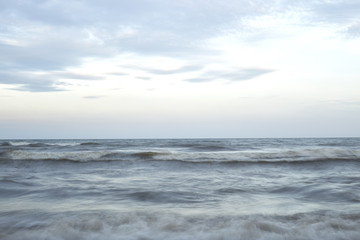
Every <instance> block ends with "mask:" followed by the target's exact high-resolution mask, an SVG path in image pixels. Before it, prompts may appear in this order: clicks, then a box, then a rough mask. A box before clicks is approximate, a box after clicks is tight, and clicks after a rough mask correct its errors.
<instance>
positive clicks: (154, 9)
mask: <svg viewBox="0 0 360 240" xmlns="http://www.w3.org/2000/svg"><path fill="white" fill-rule="evenodd" d="M359 12H360V2H359V1H355V0H338V1H325V0H323V1H321V0H320V1H316V2H312V1H290V0H283V1H263V0H255V1H254V0H253V1H249V0H236V1H235V0H226V1H215V0H210V1H209V0H207V1H205V0H200V1H195V2H194V1H188V0H179V1H167V0H154V1H145V0H134V1H116V0H104V1H98V0H87V1H85V0H80V1H70V0H64V1H50V0H29V1H20V0H14V1H1V2H0V18H1V19H2V24H1V27H0V52H1V55H0V83H1V84H7V85H13V87H12V89H14V90H21V91H31V92H39V91H59V90H61V89H62V88H61V80H62V79H64V78H65V79H66V78H70V79H75V80H79V79H81V80H101V79H102V78H101V77H97V76H90V75H89V76H87V75H79V74H78V73H72V72H71V71H70V70H69V68H71V67H79V66H81V65H82V64H83V62H84V60H85V59H89V58H92V59H109V58H113V57H116V56H121V55H122V54H135V55H139V56H147V57H149V56H150V57H151V56H165V57H171V58H174V59H180V60H182V61H183V62H188V64H182V65H179V66H178V67H173V68H164V69H162V68H152V67H149V66H135V67H136V68H137V69H138V70H139V71H142V72H146V73H147V74H150V75H151V77H150V76H144V77H143V78H145V77H146V78H148V79H150V78H152V77H154V76H155V77H156V76H161V75H170V74H182V73H191V72H193V73H196V74H195V75H194V77H193V78H184V80H185V81H188V82H209V81H212V80H215V79H224V80H227V81H239V80H246V79H252V78H255V77H257V76H261V75H263V74H265V73H269V72H270V70H266V69H262V67H258V68H257V67H254V68H248V67H245V66H239V69H238V70H230V71H226V70H225V69H224V70H221V71H209V70H206V71H205V70H204V69H205V68H206V65H207V64H208V63H210V61H213V60H207V59H208V58H209V56H211V57H212V59H216V56H217V54H220V53H219V50H218V49H215V48H213V47H212V46H211V44H209V40H211V39H214V38H216V37H219V36H226V35H228V34H230V35H234V34H235V35H236V37H237V38H238V39H239V41H254V40H257V41H264V40H266V39H268V38H269V37H270V36H271V35H272V34H274V33H270V32H269V31H268V30H267V27H266V26H264V24H262V23H260V24H259V23H257V22H256V21H258V19H261V18H265V19H266V18H267V17H272V16H287V14H288V13H294V14H296V16H298V19H297V20H292V21H295V24H306V25H308V26H317V25H327V26H329V27H334V28H336V29H338V30H339V32H342V34H347V35H348V36H351V37H353V38H354V37H355V38H357V37H359V36H360V30H359V29H360V27H359V26H360V24H359V23H360V18H359V14H358V13H359ZM294 18H296V17H294ZM280 32H281V31H280ZM199 59H201V60H200V61H199ZM133 67H134V66H133ZM38 72H45V74H43V75H39V74H37V73H38ZM121 74H125V75H126V74H128V73H127V72H126V70H125V71H124V72H123V73H121Z"/></svg>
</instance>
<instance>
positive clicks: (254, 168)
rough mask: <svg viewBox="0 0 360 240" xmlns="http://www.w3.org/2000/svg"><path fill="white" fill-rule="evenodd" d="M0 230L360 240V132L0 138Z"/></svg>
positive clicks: (20, 235)
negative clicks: (218, 136) (307, 135)
mask: <svg viewBox="0 0 360 240" xmlns="http://www.w3.org/2000/svg"><path fill="white" fill-rule="evenodd" d="M0 239H10V240H12V239H19V240H20V239H21V240H23V239H25V240H26V239H56V240H60V239H126V240H135V239H143V240H145V239H149V240H150V239H151V240H155V239H156V240H160V239H170V240H175V239H176V240H180V239H181V240H185V239H196V240H205V239H206V240H210V239H211V240H217V239H218V240H220V239H224V240H233V239H244V240H252V239H266V240H268V239H276V240H282V239H287V240H292V239H294V240H305V239H306V240H307V239H316V240H317V239H324V240H335V239H336V240H338V239H344V240H345V239H352V240H359V239H360V138H331V139H330V138H329V139H166V140H165V139H163V140H0Z"/></svg>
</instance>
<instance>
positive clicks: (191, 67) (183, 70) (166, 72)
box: [134, 65, 203, 75]
mask: <svg viewBox="0 0 360 240" xmlns="http://www.w3.org/2000/svg"><path fill="white" fill-rule="evenodd" d="M134 68H136V69H139V70H143V71H146V72H148V73H151V74H158V75H170V74H178V73H187V72H193V71H198V70H201V69H202V68H203V66H199V65H186V66H182V67H180V68H176V69H170V70H164V69H151V68H143V67H134Z"/></svg>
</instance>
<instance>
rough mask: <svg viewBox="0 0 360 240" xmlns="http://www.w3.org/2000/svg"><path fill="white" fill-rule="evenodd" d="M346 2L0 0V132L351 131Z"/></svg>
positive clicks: (355, 54)
mask: <svg viewBox="0 0 360 240" xmlns="http://www.w3.org/2000/svg"><path fill="white" fill-rule="evenodd" d="M359 13H360V1H359V0H311V1H310V0H299V1H293V0H221V1H220V0H217V1H215V0H176V1H171V0H131V1H127V0H126V1H125V0H12V1H8V0H0V138H2V139H7V138H202V137H204V138H208V137H224V138H227V137H229V138H242V137H359V136H360V14H359Z"/></svg>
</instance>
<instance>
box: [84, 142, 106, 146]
mask: <svg viewBox="0 0 360 240" xmlns="http://www.w3.org/2000/svg"><path fill="white" fill-rule="evenodd" d="M79 145H80V146H99V145H101V144H100V143H97V142H83V143H80V144H79Z"/></svg>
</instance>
